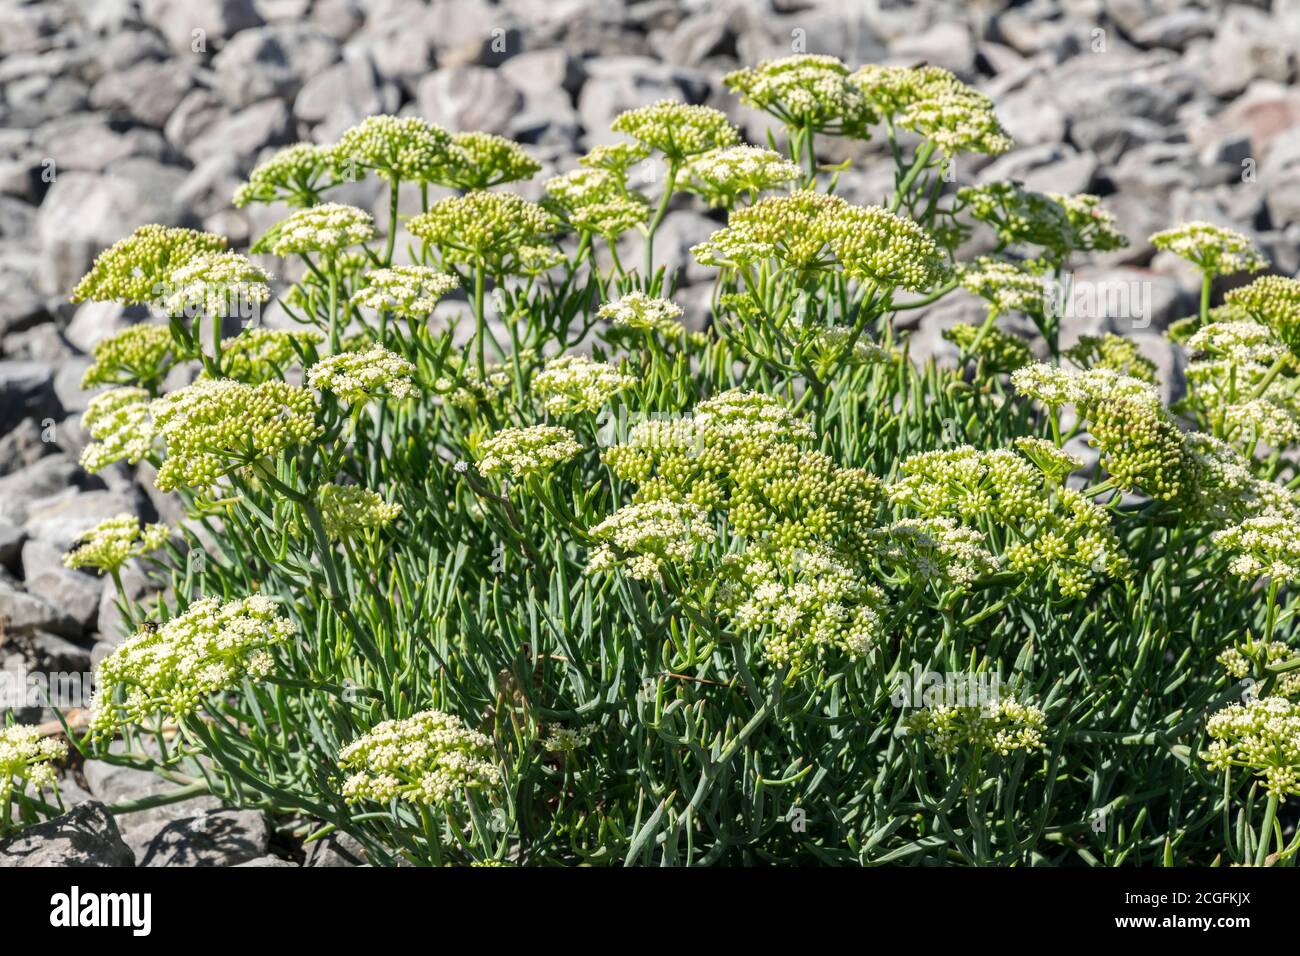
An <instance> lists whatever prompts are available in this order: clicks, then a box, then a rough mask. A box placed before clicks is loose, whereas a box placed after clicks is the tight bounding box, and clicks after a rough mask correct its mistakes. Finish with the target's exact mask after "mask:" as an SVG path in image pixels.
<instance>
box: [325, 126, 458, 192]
mask: <svg viewBox="0 0 1300 956" xmlns="http://www.w3.org/2000/svg"><path fill="white" fill-rule="evenodd" d="M451 145H452V140H451V136H450V135H449V134H448V133H447V131H446V130H445V129H443V128H442V127H440V126H436V125H434V124H433V123H430V122H428V121H427V120H423V119H420V118H419V117H417V116H402V117H399V116H370V117H367V118H366V119H364V120H362V121H361V122H360V123H358V124H357V125H356V126H353V127H352V128H351V129H349V130H347V131H346V132H345V133H344V134H343V135H342V136H341V137H339V141H338V144H337V145H336V146H335V147H334V161H335V164H336V166H337V167H338V168H339V169H340V170H341V171H342V172H343V173H344V175H347V176H348V177H349V178H351V179H357V178H359V177H358V176H356V175H351V174H352V173H353V171H354V170H355V169H372V170H374V171H375V172H376V173H378V174H379V175H380V176H382V177H383V178H384V179H387V180H389V181H390V182H396V181H398V180H401V181H405V182H435V181H437V178H438V176H439V175H440V174H441V173H442V172H443V170H444V169H445V168H446V165H447V162H448V159H449V157H448V153H449V151H450V150H451Z"/></svg>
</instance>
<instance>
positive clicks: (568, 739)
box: [542, 724, 596, 753]
mask: <svg viewBox="0 0 1300 956" xmlns="http://www.w3.org/2000/svg"><path fill="white" fill-rule="evenodd" d="M595 733H596V725H595V724H583V725H581V726H579V727H566V726H564V725H563V724H551V725H550V726H548V727H547V728H546V736H545V737H543V738H542V749H543V750H548V751H550V752H551V753H571V752H572V751H574V750H581V749H582V748H583V747H586V746H587V745H588V744H590V743H591V738H592V736H593V735H594V734H595Z"/></svg>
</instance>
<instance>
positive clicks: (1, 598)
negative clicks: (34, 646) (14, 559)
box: [0, 578, 81, 638]
mask: <svg viewBox="0 0 1300 956" xmlns="http://www.w3.org/2000/svg"><path fill="white" fill-rule="evenodd" d="M0 621H4V633H5V635H6V637H20V638H22V637H31V636H32V635H34V634H37V633H39V632H42V631H46V632H54V633H57V634H62V635H64V636H73V637H76V636H80V633H81V628H80V626H79V625H78V624H77V623H76V622H75V621H73V620H71V619H70V618H69V617H67V616H66V615H65V614H64V613H63V612H62V611H60V610H59V609H58V608H55V607H52V606H51V605H50V604H49V603H48V602H46V601H42V600H41V599H40V598H38V597H35V596H33V595H31V594H28V593H27V592H26V591H24V590H22V588H21V587H20V586H19V585H18V583H17V582H15V581H12V580H7V579H5V578H0Z"/></svg>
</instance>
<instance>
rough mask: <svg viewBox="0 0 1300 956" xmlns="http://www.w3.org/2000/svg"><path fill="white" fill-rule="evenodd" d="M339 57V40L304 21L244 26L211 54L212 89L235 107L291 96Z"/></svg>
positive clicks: (239, 107)
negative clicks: (254, 26)
mask: <svg viewBox="0 0 1300 956" xmlns="http://www.w3.org/2000/svg"><path fill="white" fill-rule="evenodd" d="M338 58H339V43H338V41H337V40H335V39H334V38H332V37H329V36H326V35H325V34H324V33H321V32H320V31H319V30H316V29H313V28H312V27H310V26H308V25H306V24H302V23H277V24H274V25H272V26H264V27H257V28H256V29H252V30H244V31H243V32H241V33H237V34H236V35H235V36H234V37H233V38H232V39H231V40H230V42H228V43H227V44H226V45H225V47H224V48H223V49H222V51H221V52H220V53H218V54H217V55H216V57H214V58H213V61H212V65H213V67H214V69H215V70H216V79H215V84H214V88H215V89H216V91H217V92H218V93H219V94H220V95H221V97H222V99H223V100H224V101H225V103H226V104H227V105H228V106H230V107H232V108H234V109H242V108H243V107H245V106H249V105H251V104H253V103H256V102H257V101H258V100H264V99H266V98H268V97H273V96H274V97H279V98H281V99H284V100H292V99H293V98H294V97H295V96H297V95H298V91H299V90H301V89H302V88H303V85H304V84H305V83H306V82H307V81H308V80H309V79H311V78H312V77H313V76H316V75H317V74H319V73H320V72H321V71H323V70H324V69H325V68H326V67H328V66H330V65H331V64H333V63H334V62H335V61H336V60H338Z"/></svg>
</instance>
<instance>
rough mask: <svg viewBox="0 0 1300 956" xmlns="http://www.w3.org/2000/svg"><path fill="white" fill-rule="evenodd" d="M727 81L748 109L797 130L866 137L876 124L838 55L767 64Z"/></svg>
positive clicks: (791, 58) (789, 58)
mask: <svg viewBox="0 0 1300 956" xmlns="http://www.w3.org/2000/svg"><path fill="white" fill-rule="evenodd" d="M722 83H723V85H724V86H726V87H727V89H729V90H731V91H732V92H733V93H736V94H737V95H738V96H740V98H741V100H742V101H743V102H744V103H745V104H746V105H748V106H752V107H754V109H758V110H762V111H763V112H765V113H768V114H770V115H772V116H775V117H776V118H777V119H779V120H780V121H781V122H782V123H784V124H785V125H787V126H792V127H796V128H798V129H804V130H812V131H813V132H816V133H833V134H835V135H840V136H854V137H858V138H861V139H866V138H867V137H868V136H869V135H870V133H869V127H870V126H871V125H872V124H873V123H875V122H876V115H875V113H874V112H872V110H871V107H870V105H869V104H868V103H867V99H866V97H865V96H864V95H863V94H862V90H861V88H859V86H858V85H857V84H856V83H854V82H853V81H852V80H851V79H850V78H849V69H848V67H846V66H845V65H844V64H843V62H841V61H840V60H839V59H838V58H836V57H833V56H819V55H816V54H801V55H797V56H787V57H782V58H781V59H777V60H765V61H763V62H762V63H760V64H759V65H758V66H756V67H746V68H745V69H741V70H735V71H733V72H731V73H728V74H727V75H726V76H724V77H723V78H722Z"/></svg>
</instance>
